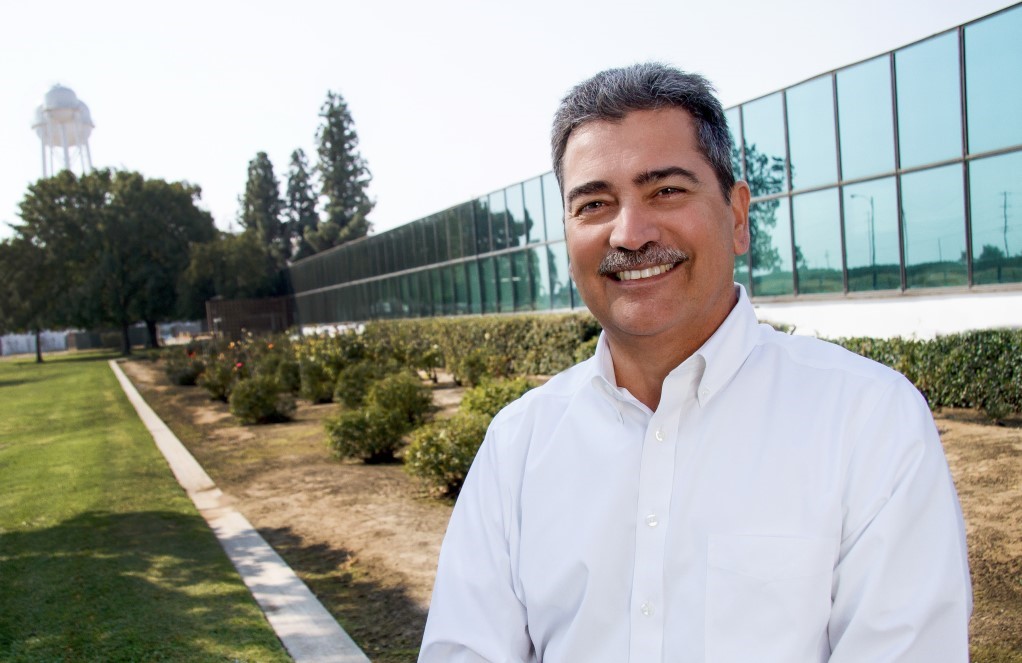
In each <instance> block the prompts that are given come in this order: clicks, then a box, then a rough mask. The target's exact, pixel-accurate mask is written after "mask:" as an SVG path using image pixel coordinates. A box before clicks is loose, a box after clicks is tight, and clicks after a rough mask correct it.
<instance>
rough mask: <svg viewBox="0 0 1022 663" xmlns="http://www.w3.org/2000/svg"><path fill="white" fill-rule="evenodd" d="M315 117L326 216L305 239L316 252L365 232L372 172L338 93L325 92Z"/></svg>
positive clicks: (370, 204)
mask: <svg viewBox="0 0 1022 663" xmlns="http://www.w3.org/2000/svg"><path fill="white" fill-rule="evenodd" d="M319 116H320V118H322V120H323V122H322V123H321V124H320V126H319V129H318V130H317V132H316V140H317V142H318V144H319V147H318V153H319V163H318V164H317V165H316V172H317V173H318V175H319V179H320V184H321V187H320V194H321V195H322V197H323V198H324V205H323V208H324V211H325V213H326V219H325V220H324V221H323V222H322V223H321V224H320V225H319V227H318V228H317V229H316V231H315V232H313V233H310V234H309V236H308V237H307V239H308V241H309V243H310V244H311V245H312V247H313V248H314V249H315V250H316V251H323V250H325V249H328V248H330V247H332V246H336V245H338V244H343V243H345V242H350V241H351V240H353V239H358V238H359V237H364V236H365V235H366V234H368V233H369V230H370V224H369V221H368V220H367V219H366V217H367V215H368V214H369V212H370V211H371V210H372V208H373V201H371V200H370V199H369V196H368V194H367V193H366V189H367V188H368V186H369V182H370V180H371V179H372V175H371V174H370V173H369V167H368V166H367V165H366V162H365V160H364V159H363V158H362V155H361V154H360V153H359V151H358V134H357V133H355V124H354V122H353V121H352V119H351V114H350V113H349V112H348V104H347V103H346V102H345V101H344V98H343V97H342V96H341V95H340V94H338V93H336V92H328V93H327V98H326V101H325V102H324V103H323V106H322V107H321V108H320V112H319Z"/></svg>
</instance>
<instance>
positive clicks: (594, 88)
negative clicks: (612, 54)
mask: <svg viewBox="0 0 1022 663" xmlns="http://www.w3.org/2000/svg"><path fill="white" fill-rule="evenodd" d="M661 108H680V109H682V110H684V111H687V112H688V114H689V115H691V116H692V119H693V120H694V121H695V125H696V136H697V139H698V142H699V150H700V151H701V152H702V153H703V156H704V157H705V158H706V161H707V163H709V164H710V167H711V168H713V172H714V174H716V176H717V183H718V185H719V186H720V191H721V193H723V194H724V200H726V201H728V202H731V189H732V188H733V187H734V185H735V174H734V171H733V170H732V169H731V149H732V145H733V144H732V141H731V134H730V132H728V128H727V118H726V117H725V116H724V109H723V108H722V107H721V105H720V101H719V100H718V99H717V97H716V96H715V95H714V89H713V85H711V84H710V82H709V81H707V80H706V79H705V78H703V77H702V76H700V75H699V74H689V73H686V72H683V71H680V70H678V69H675V68H674V67H670V66H668V65H665V64H661V63H659V62H645V63H641V64H633V65H631V66H629V67H622V68H620V69H607V70H606V71H601V72H600V73H598V74H596V75H595V76H593V77H592V78H590V79H589V80H586V81H583V82H581V83H579V84H578V85H576V86H575V87H574V88H572V89H571V91H570V92H568V94H567V95H566V96H565V97H564V99H562V100H561V105H560V106H558V108H557V112H556V113H555V114H554V126H553V130H552V131H551V135H550V145H551V151H552V153H553V161H554V174H555V175H556V176H557V184H558V185H559V186H560V187H561V191H562V192H563V191H564V180H563V174H564V173H563V165H564V164H563V162H564V151H565V149H566V148H567V146H568V138H569V137H570V136H571V132H572V131H574V130H575V129H577V128H578V127H580V126H582V125H583V124H585V123H586V122H592V121H596V120H603V121H608V122H615V121H620V120H622V119H624V117H625V115H627V114H628V113H630V112H632V111H639V110H659V109H661Z"/></svg>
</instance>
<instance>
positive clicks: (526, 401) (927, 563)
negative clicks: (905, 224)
mask: <svg viewBox="0 0 1022 663" xmlns="http://www.w3.org/2000/svg"><path fill="white" fill-rule="evenodd" d="M739 290H740V293H739V295H740V298H739V302H738V304H737V306H736V307H735V308H734V310H733V311H732V312H731V314H730V315H729V316H728V318H727V319H726V320H725V322H724V323H723V324H722V325H721V326H720V328H719V329H718V330H717V331H716V333H715V334H714V335H713V336H712V337H711V338H710V339H709V340H708V341H707V342H706V343H705V345H703V347H702V348H700V349H699V351H698V352H696V353H695V354H694V355H693V356H691V357H690V358H689V359H687V360H686V361H685V362H684V363H682V364H681V365H680V366H678V367H677V368H676V369H675V370H674V371H672V372H671V373H670V374H669V375H668V376H667V379H666V380H665V382H664V385H663V394H662V397H661V400H660V405H659V407H658V408H657V410H656V411H655V412H653V411H650V410H649V408H647V407H646V406H645V405H643V404H642V403H641V402H639V401H638V400H636V399H635V398H634V397H633V396H632V395H631V394H630V393H629V392H628V391H627V390H625V389H622V388H620V387H618V386H617V385H616V382H615V379H614V368H613V362H612V359H611V356H610V353H609V350H608V347H607V345H606V342H605V338H601V339H600V342H599V344H598V346H597V350H596V354H595V356H594V357H592V358H591V359H589V360H587V361H585V362H583V363H581V364H579V365H577V366H575V367H573V368H571V369H569V370H567V371H565V372H564V373H561V374H560V375H558V376H556V377H555V378H553V379H552V380H550V381H549V382H548V383H547V384H546V385H544V386H543V387H540V388H538V389H535V390H533V391H530V392H529V393H527V394H526V395H525V396H524V397H522V398H521V399H520V400H518V401H517V402H515V403H513V404H511V405H510V406H508V407H507V408H505V409H504V410H503V411H502V412H501V413H500V414H498V415H497V417H496V418H495V419H494V420H493V423H492V425H491V426H490V429H489V432H488V433H487V436H486V440H485V441H484V442H483V445H482V447H481V448H480V450H479V454H478V456H477V457H476V459H475V462H474V464H473V466H472V470H471V472H470V473H469V475H468V478H467V480H466V481H465V485H464V489H463V490H462V493H461V496H460V498H459V499H458V502H457V505H456V506H455V509H454V512H453V514H452V517H451V522H450V525H449V527H448V530H447V535H446V537H445V539H444V543H443V548H442V551H441V554H440V564H439V569H438V572H437V579H436V585H435V587H434V590H433V599H432V603H431V606H430V612H429V618H428V621H427V624H426V632H425V635H424V639H423V644H422V650H421V653H420V657H419V661H420V662H426V663H441V662H442V663H456V662H460V661H466V662H467V661H493V662H505V661H506V662H512V661H523V662H524V661H544V662H545V663H561V662H564V663H601V662H607V663H622V662H624V661H630V662H632V663H649V662H657V661H665V662H671V663H674V662H680V663H697V662H704V661H705V662H706V663H724V662H728V663H730V662H734V663H811V662H817V661H820V662H823V661H829V662H830V663H886V662H895V661H897V662H898V663H915V662H917V663H941V662H945V661H947V662H952V661H954V662H957V661H961V662H965V661H967V660H968V637H967V635H968V634H967V630H968V619H969V615H970V613H971V609H972V605H971V590H970V584H969V571H968V562H967V557H966V548H965V532H964V526H963V522H962V517H961V511H960V508H959V506H958V499H957V496H956V494H955V489H954V485H953V484H952V481H951V476H950V473H949V471H948V467H947V463H946V461H945V458H944V454H943V451H942V448H941V444H940V439H939V438H938V436H937V431H936V428H935V427H934V424H933V419H932V417H931V415H930V412H929V409H928V408H927V406H926V404H925V402H924V401H923V399H922V397H921V396H920V394H919V393H918V392H917V391H916V390H915V388H914V387H913V386H912V385H911V384H910V383H909V382H908V381H907V380H906V379H905V378H904V377H902V376H901V375H900V374H898V373H895V372H894V371H892V370H890V369H888V368H886V367H884V366H881V365H879V364H876V363H874V362H872V361H868V360H866V359H863V358H861V357H859V356H857V355H854V354H852V353H850V352H847V351H845V350H843V349H841V348H839V347H837V346H835V345H832V344H829V343H825V342H821V341H818V340H815V339H810V338H803V337H795V336H789V335H786V334H781V333H778V332H775V331H774V330H773V329H771V328H770V327H769V326H767V325H759V324H757V321H756V317H755V312H754V311H753V308H752V306H751V304H750V303H749V300H748V298H747V297H746V295H745V292H744V290H741V289H740V288H739Z"/></svg>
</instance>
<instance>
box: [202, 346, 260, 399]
mask: <svg viewBox="0 0 1022 663" xmlns="http://www.w3.org/2000/svg"><path fill="white" fill-rule="evenodd" d="M220 356H221V357H223V356H224V355H222V354H221V355H220ZM247 376H248V369H247V367H246V366H245V363H244V362H241V361H236V362H234V363H233V364H232V363H231V362H230V361H229V360H223V359H221V360H220V361H212V362H210V361H207V362H206V370H204V371H203V372H202V375H200V376H199V379H198V380H197V383H198V384H199V386H201V387H202V388H203V389H205V390H206V391H208V392H209V396H210V398H212V399H214V400H218V401H224V402H225V403H226V402H227V401H228V399H230V397H231V390H233V389H234V385H235V383H236V382H238V381H239V380H241V379H243V378H245V377H247Z"/></svg>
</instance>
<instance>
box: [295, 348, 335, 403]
mask: <svg viewBox="0 0 1022 663" xmlns="http://www.w3.org/2000/svg"><path fill="white" fill-rule="evenodd" d="M298 373H299V379H300V381H301V388H300V390H299V392H298V395H299V396H301V397H302V398H304V399H305V400H307V401H309V402H311V403H329V402H330V401H332V400H333V398H334V381H335V377H334V376H333V375H332V374H331V373H330V371H329V370H328V369H327V366H326V365H325V364H322V363H320V362H318V361H314V360H312V359H308V358H303V359H302V360H301V361H300V362H299V365H298Z"/></svg>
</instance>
